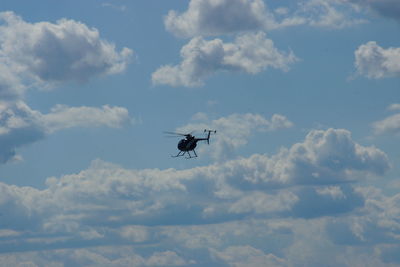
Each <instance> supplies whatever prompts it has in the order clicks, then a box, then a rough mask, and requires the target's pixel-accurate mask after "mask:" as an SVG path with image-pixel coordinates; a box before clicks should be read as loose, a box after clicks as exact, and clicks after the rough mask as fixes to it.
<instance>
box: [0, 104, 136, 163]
mask: <svg viewBox="0 0 400 267" xmlns="http://www.w3.org/2000/svg"><path fill="white" fill-rule="evenodd" d="M130 121H131V119H130V117H129V114H128V110H126V109H125V108H122V107H110V106H107V105H105V106H103V107H102V108H95V107H85V106H83V107H67V106H61V105H57V106H55V107H54V108H53V109H52V110H51V112H50V113H48V114H42V113H40V112H39V111H35V110H32V109H31V108H30V107H29V106H28V105H27V104H25V103H24V102H22V101H17V102H0V148H1V149H0V151H1V152H0V163H5V162H7V161H9V160H12V159H13V158H15V157H16V156H17V155H16V152H15V150H16V149H17V148H18V147H21V146H24V145H28V144H30V143H34V142H36V141H38V140H41V139H42V138H44V137H45V136H46V135H47V134H50V133H53V132H55V131H58V130H61V129H65V128H71V127H101V126H104V127H113V128H116V127H121V126H123V125H124V124H126V123H128V122H130Z"/></svg>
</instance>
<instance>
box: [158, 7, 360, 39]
mask: <svg viewBox="0 0 400 267" xmlns="http://www.w3.org/2000/svg"><path fill="white" fill-rule="evenodd" d="M350 2H351V1H350ZM293 6H294V7H292V8H288V7H278V8H277V9H276V10H274V11H271V10H269V9H268V8H267V6H266V5H265V3H264V1H262V0H218V1H216V0H191V1H190V3H189V6H188V9H187V10H186V11H184V12H182V13H179V12H177V11H174V10H171V11H169V13H168V15H167V16H165V18H164V24H165V27H166V29H167V30H168V31H170V32H172V33H173V34H175V35H176V36H179V37H185V38H188V37H194V36H199V35H200V36H215V35H225V34H234V33H240V32H249V31H270V30H274V29H279V28H284V27H291V26H298V25H309V26H313V27H323V28H336V29H340V28H344V27H349V26H352V25H356V24H360V23H365V22H366V21H365V20H364V19H362V18H357V16H355V14H358V13H359V12H358V10H357V9H355V8H354V7H353V6H352V5H349V4H348V1H340V0H308V1H300V2H298V3H296V4H295V5H293Z"/></svg>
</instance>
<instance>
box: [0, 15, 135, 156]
mask: <svg viewBox="0 0 400 267" xmlns="http://www.w3.org/2000/svg"><path fill="white" fill-rule="evenodd" d="M0 22H1V24H0V97H1V102H0V163H5V162H7V161H10V160H13V159H18V158H20V157H19V156H18V155H16V152H15V150H16V149H17V148H18V147H20V146H23V145H27V144H30V143H33V142H35V141H38V140H40V139H42V138H44V137H45V136H46V135H47V134H50V133H52V132H54V131H57V130H61V129H65V128H70V127H99V126H106V127H114V128H116V127H121V126H122V125H123V124H125V123H127V122H128V121H129V120H130V118H129V114H128V111H127V110H126V109H125V108H122V107H111V106H108V105H105V106H103V107H102V108H95V107H85V106H83V107H68V106H63V105H56V106H55V107H54V108H53V109H52V110H51V111H50V113H48V114H42V113H41V112H39V111H36V110H32V109H31V108H30V107H29V106H28V105H27V104H25V103H24V101H23V99H24V96H25V91H26V90H27V88H30V87H38V88H52V87H54V86H57V85H59V84H61V83H66V82H85V81H87V80H89V79H91V78H92V77H95V76H98V75H109V74H115V73H119V72H122V71H124V70H125V68H126V66H127V64H128V63H129V61H130V58H131V55H132V50H130V49H128V48H123V49H122V50H121V51H120V52H118V51H116V50H115V45H114V44H112V43H110V42H108V41H106V40H104V39H102V38H100V34H99V32H98V30H97V29H94V28H89V27H88V26H86V25H85V24H83V23H81V22H76V21H74V20H67V19H61V20H59V21H57V23H50V22H37V23H28V22H25V21H24V20H23V19H22V18H21V17H19V16H17V15H16V14H14V13H13V12H11V11H9V12H0Z"/></svg>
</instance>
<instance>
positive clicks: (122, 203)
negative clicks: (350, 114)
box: [0, 129, 388, 240]
mask: <svg viewBox="0 0 400 267" xmlns="http://www.w3.org/2000/svg"><path fill="white" fill-rule="evenodd" d="M338 148H339V149H338ZM387 168H388V162H387V158H386V155H385V154H384V153H383V152H382V151H380V150H378V149H376V148H373V147H362V146H360V145H358V144H356V143H355V142H354V141H352V140H351V139H350V135H349V133H348V132H347V131H344V130H334V129H330V130H327V131H325V132H324V131H313V132H311V133H310V134H309V135H307V137H306V140H305V141H304V142H303V143H298V144H295V145H293V146H292V147H291V148H290V149H287V150H285V151H281V152H280V153H278V154H276V155H274V156H272V157H268V156H263V155H253V156H251V157H249V158H242V159H236V160H232V161H227V162H226V163H222V164H214V165H210V166H204V167H197V168H194V169H189V170H182V171H178V170H174V169H167V170H157V169H154V170H152V169H149V170H128V169H123V168H120V167H118V166H115V165H112V164H108V163H104V162H101V161H95V162H94V163H93V165H92V166H91V167H90V168H89V169H87V170H84V171H82V172H80V173H78V174H72V175H66V176H64V177H61V178H60V179H56V178H49V179H48V181H47V183H46V185H47V189H44V190H36V189H33V188H29V187H28V188H18V187H14V186H8V185H5V184H1V185H2V188H1V189H2V192H3V193H2V194H1V195H2V198H1V202H0V207H1V209H2V210H4V209H7V210H8V209H10V208H11V209H12V210H13V211H12V214H18V219H19V220H18V221H20V222H21V224H25V223H26V224H27V226H29V227H30V223H31V222H29V221H32V220H33V221H34V222H35V223H37V224H38V225H39V226H40V228H42V229H46V231H48V232H52V231H56V232H58V231H63V232H64V231H66V232H70V233H73V234H75V233H76V232H77V229H76V228H77V227H78V228H79V227H80V224H81V223H84V222H86V223H85V224H87V226H91V225H92V223H94V222H96V224H98V223H100V224H109V223H112V222H115V221H118V222H119V223H120V224H122V225H123V224H128V225H131V224H130V223H128V222H136V223H137V224H142V225H153V223H157V224H163V223H165V224H177V223H179V224H182V223H185V222H186V223H189V224H191V223H196V224H202V223H205V222H213V221H219V220H222V221H227V220H228V221H229V220H231V219H232V218H236V217H238V216H239V217H241V216H243V215H244V214H248V213H250V214H264V215H270V214H275V213H279V214H282V212H283V214H292V215H296V216H303V215H302V214H301V213H302V212H305V210H303V209H302V207H303V206H307V205H306V204H308V206H309V205H310V204H311V203H312V202H313V201H314V202H315V199H316V198H317V197H318V198H320V200H321V202H320V203H319V204H318V205H319V206H316V207H318V208H323V207H328V208H327V210H325V211H323V212H322V211H321V214H329V212H331V210H330V209H329V208H336V207H337V206H338V205H339V206H346V209H345V210H347V209H348V208H347V206H349V207H352V205H350V203H349V201H354V203H356V204H357V203H359V202H357V201H358V200H357V201H356V199H357V197H356V195H355V193H354V192H353V190H352V189H351V188H346V187H345V186H340V187H327V188H326V189H318V187H319V186H325V185H335V184H338V185H340V184H342V183H343V182H347V181H352V180H354V179H355V178H354V177H352V176H351V175H350V174H349V173H348V172H346V171H348V170H356V171H360V172H363V173H365V174H371V175H375V176H379V175H382V174H383V172H384V171H385V170H386V169H387ZM317 172H318V174H319V176H318V177H316V176H315V173H317ZM360 179H361V178H360ZM296 185H308V186H313V187H312V188H310V189H307V190H306V191H305V190H304V189H301V188H300V189H296V187H294V188H293V189H290V188H291V187H293V186H296ZM268 188H282V190H283V189H285V190H286V191H278V192H263V190H267V189H268ZM339 193H340V194H339ZM310 195H314V196H315V198H309V197H308V196H310ZM257 196H258V197H257ZM339 196H340V197H339ZM274 198H275V200H274V201H273V200H272V199H274ZM255 199H258V201H252V200H255ZM322 200H324V202H323V201H322ZM250 202H253V204H252V205H250V206H248V205H245V203H250ZM330 203H332V204H330ZM345 203H346V205H344V204H345ZM321 205H322V206H321ZM330 205H333V206H330ZM316 210H317V209H316ZM105 211H107V215H105V214H104V212H105ZM212 211H215V212H212ZM313 212H314V213H313V216H314V217H315V216H318V215H319V213H318V212H320V211H319V210H317V211H313ZM333 212H334V213H337V212H338V211H337V210H336V209H335V210H334V211H333ZM39 215H40V216H39ZM15 216H17V215H13V216H11V215H10V216H8V217H9V220H14V219H15V218H14V217H15ZM310 216H311V215H310ZM39 217H40V220H39ZM28 218H29V220H28V222H25V221H26V220H27V219H28ZM35 218H36V219H35ZM2 223H3V222H2ZM4 223H6V222H4ZM0 224H1V223H0ZM1 225H3V224H1ZM130 229H132V228H125V229H124V232H125V233H126V234H127V236H133V239H136V240H144V239H146V234H145V233H144V234H140V233H139V234H136V233H135V234H128V233H132V231H131V230H130ZM11 230H13V228H11ZM82 232H87V233H90V231H86V230H85V231H82ZM92 233H94V232H92ZM130 239H131V240H132V237H130Z"/></svg>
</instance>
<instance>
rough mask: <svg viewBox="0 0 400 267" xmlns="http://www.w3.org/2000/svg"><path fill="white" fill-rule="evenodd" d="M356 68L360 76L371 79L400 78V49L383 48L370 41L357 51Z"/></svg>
mask: <svg viewBox="0 0 400 267" xmlns="http://www.w3.org/2000/svg"><path fill="white" fill-rule="evenodd" d="M354 54H355V67H356V69H357V73H358V74H359V75H362V76H365V77H367V78H370V79H380V78H386V77H398V76H400V63H399V62H400V48H398V47H390V48H387V49H385V48H382V47H380V46H379V45H378V44H377V43H376V42H373V41H370V42H368V43H366V44H363V45H361V46H359V47H358V49H357V50H356V51H355V53H354Z"/></svg>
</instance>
